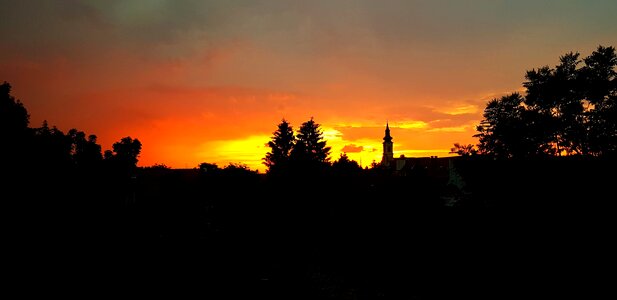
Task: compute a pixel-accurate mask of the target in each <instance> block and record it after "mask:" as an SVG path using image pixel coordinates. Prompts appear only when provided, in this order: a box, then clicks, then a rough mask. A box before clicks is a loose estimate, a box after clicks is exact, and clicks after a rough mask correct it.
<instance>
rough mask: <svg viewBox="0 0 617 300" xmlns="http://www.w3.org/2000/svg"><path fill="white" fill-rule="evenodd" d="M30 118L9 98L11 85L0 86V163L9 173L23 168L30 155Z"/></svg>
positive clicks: (18, 102)
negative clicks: (0, 139) (0, 142)
mask: <svg viewBox="0 0 617 300" xmlns="http://www.w3.org/2000/svg"><path fill="white" fill-rule="evenodd" d="M29 122H30V116H29V115H28V111H27V110H26V108H25V107H24V105H23V104H22V103H21V102H20V101H19V100H16V99H15V98H14V97H13V96H11V85H10V84H9V83H7V82H6V81H5V82H4V83H2V84H0V138H2V140H3V141H2V146H1V147H0V163H1V164H2V166H3V168H4V169H7V170H10V172H13V171H16V170H18V169H20V168H23V167H24V165H23V164H24V163H33V162H31V161H29V160H28V156H29V155H30V151H31V150H32V147H31V138H32V131H31V130H30V128H28V124H29Z"/></svg>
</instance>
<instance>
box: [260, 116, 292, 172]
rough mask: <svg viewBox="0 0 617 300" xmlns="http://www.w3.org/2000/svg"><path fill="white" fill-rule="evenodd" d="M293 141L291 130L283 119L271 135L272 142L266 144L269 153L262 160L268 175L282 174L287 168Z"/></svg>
mask: <svg viewBox="0 0 617 300" xmlns="http://www.w3.org/2000/svg"><path fill="white" fill-rule="evenodd" d="M295 141H296V137H295V136H294V132H293V128H292V127H291V125H290V124H289V122H287V120H285V119H283V120H282V121H281V123H280V124H279V125H278V129H277V130H276V131H275V132H274V133H273V136H272V140H271V141H269V142H268V144H267V145H268V147H270V152H268V153H267V154H266V157H265V158H264V159H263V160H264V165H266V167H268V173H269V174H276V173H280V172H283V171H284V170H286V169H287V168H288V167H289V157H290V154H291V151H292V149H293V147H294V143H295Z"/></svg>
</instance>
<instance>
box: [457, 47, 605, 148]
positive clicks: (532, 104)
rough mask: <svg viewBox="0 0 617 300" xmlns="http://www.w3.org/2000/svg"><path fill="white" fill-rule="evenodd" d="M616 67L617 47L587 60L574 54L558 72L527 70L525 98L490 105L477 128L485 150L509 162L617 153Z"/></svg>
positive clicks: (516, 96)
mask: <svg viewBox="0 0 617 300" xmlns="http://www.w3.org/2000/svg"><path fill="white" fill-rule="evenodd" d="M581 64H582V66H580V65H581ZM616 66H617V55H616V54H615V48H613V47H603V46H599V47H598V48H597V49H596V50H595V51H594V52H593V53H591V54H590V55H589V56H587V57H586V58H584V59H582V60H581V59H580V54H579V53H574V52H570V53H566V54H565V55H563V56H561V57H560V60H559V64H558V65H556V66H555V67H554V68H551V67H549V66H543V67H540V68H538V69H532V70H530V71H527V72H526V74H525V79H526V81H525V82H524V83H523V87H524V88H525V95H524V96H523V95H521V94H518V93H513V94H510V95H506V96H503V97H501V98H499V99H492V100H491V101H489V102H488V103H487V105H486V108H485V109H484V114H483V116H484V119H483V120H482V122H481V123H480V125H479V126H478V127H477V130H478V132H479V133H478V134H477V135H476V137H478V138H479V144H478V149H479V151H480V152H481V153H484V154H488V155H493V156H497V157H506V158H516V157H519V158H520V157H534V156H542V155H590V156H604V155H615V153H617V73H616V71H615V68H616ZM459 150H460V149H459Z"/></svg>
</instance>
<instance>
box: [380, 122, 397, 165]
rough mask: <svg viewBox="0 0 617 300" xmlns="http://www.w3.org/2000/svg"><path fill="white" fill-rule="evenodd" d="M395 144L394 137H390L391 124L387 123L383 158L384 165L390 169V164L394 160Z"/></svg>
mask: <svg viewBox="0 0 617 300" xmlns="http://www.w3.org/2000/svg"><path fill="white" fill-rule="evenodd" d="M393 148H394V143H392V136H390V124H388V121H386V134H385V136H384V137H383V156H382V157H381V163H382V165H384V166H386V167H388V166H390V162H392V161H393V160H394V152H393Z"/></svg>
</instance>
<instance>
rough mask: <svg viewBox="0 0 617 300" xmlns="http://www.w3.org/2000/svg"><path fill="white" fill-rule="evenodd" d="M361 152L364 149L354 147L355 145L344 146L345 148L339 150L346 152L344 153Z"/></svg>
mask: <svg viewBox="0 0 617 300" xmlns="http://www.w3.org/2000/svg"><path fill="white" fill-rule="evenodd" d="M362 150H364V147H362V146H356V145H355V144H351V145H345V147H343V149H341V151H342V152H346V153H359V152H362Z"/></svg>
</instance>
